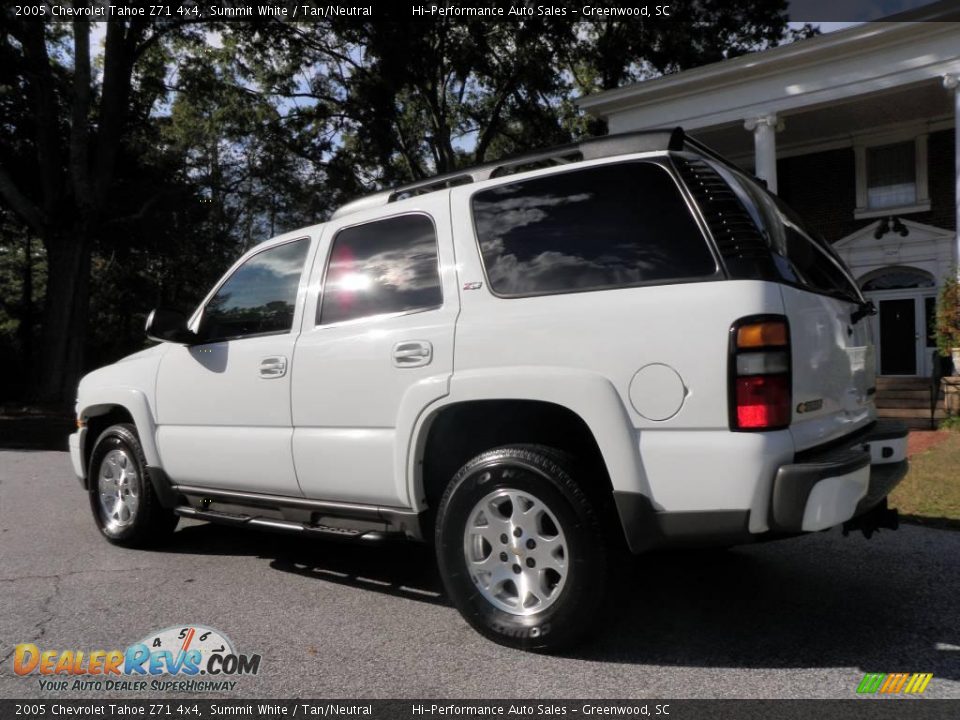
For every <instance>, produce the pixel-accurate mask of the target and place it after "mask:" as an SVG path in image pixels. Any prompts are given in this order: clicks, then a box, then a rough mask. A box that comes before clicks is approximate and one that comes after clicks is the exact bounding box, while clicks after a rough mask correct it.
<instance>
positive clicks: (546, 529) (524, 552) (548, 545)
mask: <svg viewBox="0 0 960 720" xmlns="http://www.w3.org/2000/svg"><path fill="white" fill-rule="evenodd" d="M463 552H464V555H465V557H466V561H467V570H468V571H469V573H470V578H471V579H472V580H473V584H474V585H476V587H477V589H478V590H479V591H480V593H481V594H482V595H483V597H484V598H485V599H486V600H487V601H488V602H490V603H491V604H492V605H493V606H494V607H496V608H498V609H500V610H503V611H504V612H507V613H510V614H511V615H533V614H534V613H538V612H542V611H543V610H546V609H547V608H548V607H550V606H551V605H553V603H554V602H556V601H557V599H558V598H559V597H560V595H561V592H562V590H563V585H564V583H565V582H566V579H567V574H568V569H567V559H568V556H569V552H568V550H567V540H566V537H565V536H564V534H563V530H562V529H561V527H560V523H559V522H558V521H557V518H556V516H555V515H554V514H553V513H552V512H550V510H549V509H548V508H547V506H546V505H545V504H544V503H543V502H541V501H540V500H539V499H537V498H536V497H535V496H533V495H531V494H530V493H528V492H525V491H521V490H513V489H506V488H504V489H500V490H496V491H494V492H492V493H490V494H489V495H487V496H486V497H484V498H483V499H482V500H480V501H479V502H478V503H477V504H476V505H474V507H473V509H472V510H471V511H470V514H469V516H468V518H467V526H466V530H465V531H464V534H463Z"/></svg>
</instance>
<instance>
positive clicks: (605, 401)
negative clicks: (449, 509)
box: [408, 368, 649, 514]
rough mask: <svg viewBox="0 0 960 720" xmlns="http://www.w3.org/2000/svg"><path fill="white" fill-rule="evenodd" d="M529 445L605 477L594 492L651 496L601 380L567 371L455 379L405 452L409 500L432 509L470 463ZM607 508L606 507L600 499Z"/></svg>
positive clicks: (630, 434) (617, 402) (627, 424)
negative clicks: (570, 457)
mask: <svg viewBox="0 0 960 720" xmlns="http://www.w3.org/2000/svg"><path fill="white" fill-rule="evenodd" d="M514 443H532V444H542V445H550V446H553V447H557V446H558V444H559V445H560V447H559V449H562V450H567V451H569V452H572V453H573V454H577V455H580V456H581V458H582V459H585V460H586V461H587V462H588V463H590V464H592V465H594V466H595V467H596V468H598V469H599V470H601V471H602V473H601V477H599V478H597V480H598V482H597V483H590V485H594V486H595V487H592V488H591V487H585V488H584V489H585V490H587V491H593V492H595V491H597V490H602V491H603V495H604V496H605V497H606V498H609V497H610V496H611V492H610V491H612V490H629V491H631V492H641V493H644V494H646V495H648V496H649V485H648V483H647V480H646V475H645V473H644V471H643V467H642V464H641V462H640V456H639V446H638V444H637V442H636V433H635V431H634V429H633V426H632V423H631V421H630V417H629V415H628V414H627V411H626V409H625V408H624V406H623V402H622V401H621V399H620V396H619V394H618V393H617V391H616V388H614V387H613V385H612V384H611V383H610V382H609V380H607V379H606V378H604V377H602V376H598V375H593V374H590V373H578V372H576V371H569V370H566V369H552V368H545V369H536V370H534V369H527V368H524V369H518V370H517V371H515V372H498V371H479V372H476V373H466V374H458V375H455V376H454V378H453V380H452V382H451V387H450V393H449V394H448V395H447V396H445V397H444V398H443V400H442V401H440V402H439V403H437V404H436V405H434V406H433V407H432V408H430V410H429V412H427V413H424V415H423V417H422V418H421V420H420V422H419V423H418V426H417V428H416V434H415V436H414V439H413V441H412V447H411V453H410V466H409V467H408V478H410V481H411V486H410V497H411V499H413V500H414V503H415V507H417V508H418V509H420V510H423V509H427V510H428V514H429V512H430V511H433V510H435V508H436V505H437V501H438V499H439V496H438V493H439V494H442V491H443V487H444V486H445V485H446V483H447V482H449V480H450V479H451V478H452V477H453V474H454V473H455V472H456V471H457V470H458V469H459V468H460V466H462V465H463V464H464V463H465V462H466V461H467V460H469V459H470V458H471V457H473V456H474V455H476V454H478V453H479V452H482V451H483V450H487V449H490V448H491V447H497V446H499V445H505V444H514ZM605 502H606V500H605Z"/></svg>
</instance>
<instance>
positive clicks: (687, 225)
mask: <svg viewBox="0 0 960 720" xmlns="http://www.w3.org/2000/svg"><path fill="white" fill-rule="evenodd" d="M473 216H474V222H475V224H476V229H477V237H478V239H479V241H480V251H481V253H482V255H483V262H484V265H485V266H486V270H487V279H488V281H489V282H490V286H491V288H492V289H493V291H494V292H496V293H498V294H501V295H537V294H543V293H552V292H563V291H577V290H600V289H604V288H614V287H624V286H628V285H637V284H641V283H647V282H669V281H671V280H680V279H686V278H692V277H704V276H709V275H713V274H714V273H715V272H716V263H715V262H714V259H713V256H712V255H711V254H710V251H709V249H708V247H707V243H706V241H705V240H704V237H703V234H702V233H701V232H700V229H699V228H698V227H697V224H696V223H695V222H694V220H693V218H692V217H691V215H690V211H689V209H688V208H687V205H686V203H685V202H684V200H683V197H682V196H681V195H680V191H679V190H678V189H677V186H676V184H675V183H674V181H673V179H672V178H671V176H670V175H669V174H668V172H667V171H666V170H665V169H664V168H662V167H661V166H659V165H655V164H653V163H621V164H617V165H605V166H602V167H593V168H588V169H585V170H578V171H575V172H567V173H560V174H556V175H550V176H548V177H542V178H536V179H533V180H524V181H521V182H516V183H510V184H508V185H500V186H498V187H495V188H491V189H490V190H484V191H482V192H479V193H477V194H476V195H474V197H473Z"/></svg>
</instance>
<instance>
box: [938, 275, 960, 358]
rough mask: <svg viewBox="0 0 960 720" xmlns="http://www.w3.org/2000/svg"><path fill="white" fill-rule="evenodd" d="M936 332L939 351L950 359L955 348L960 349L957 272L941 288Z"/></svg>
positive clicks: (959, 290)
mask: <svg viewBox="0 0 960 720" xmlns="http://www.w3.org/2000/svg"><path fill="white" fill-rule="evenodd" d="M935 330H936V335H937V350H939V351H940V354H941V355H942V356H943V357H948V356H949V355H950V351H951V350H952V349H953V348H956V347H960V282H957V274H956V273H955V272H954V273H951V274H950V276H949V277H948V278H947V279H946V280H944V282H943V287H942V288H940V295H939V296H938V297H937V317H936V325H935Z"/></svg>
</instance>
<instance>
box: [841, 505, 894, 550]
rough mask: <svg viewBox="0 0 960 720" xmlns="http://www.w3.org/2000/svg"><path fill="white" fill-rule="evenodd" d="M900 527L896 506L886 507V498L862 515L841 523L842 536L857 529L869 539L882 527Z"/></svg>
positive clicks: (891, 528) (890, 528) (889, 528)
mask: <svg viewBox="0 0 960 720" xmlns="http://www.w3.org/2000/svg"><path fill="white" fill-rule="evenodd" d="M899 527H900V513H898V512H897V510H896V508H889V507H887V499H886V498H884V499H883V500H882V501H880V502H879V503H877V504H876V505H874V506H873V507H872V508H870V509H869V510H868V511H867V512H865V513H863V514H862V515H857V516H856V517H853V518H851V519H850V520H847V521H846V522H845V523H844V524H843V536H844V537H846V536H847V535H849V534H850V532H851V531H853V530H859V531H860V532H862V533H863V536H864V537H865V538H867V540H869V539H870V538H871V536H872V535H873V534H874V533H875V532H879V531H880V530H882V529H884V528H885V529H887V530H896V529H897V528H899Z"/></svg>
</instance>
